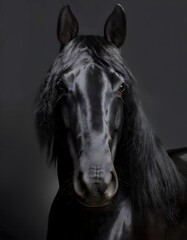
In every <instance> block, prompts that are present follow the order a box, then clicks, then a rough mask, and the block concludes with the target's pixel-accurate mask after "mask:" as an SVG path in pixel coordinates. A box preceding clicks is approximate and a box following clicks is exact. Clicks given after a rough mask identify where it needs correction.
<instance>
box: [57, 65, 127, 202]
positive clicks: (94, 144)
mask: <svg viewBox="0 0 187 240" xmlns="http://www.w3.org/2000/svg"><path fill="white" fill-rule="evenodd" d="M62 79H63V80H62ZM61 81H63V86H64V87H65V90H64V91H66V94H65V97H64V99H63V101H62V104H61V115H62V119H63V122H64V124H65V126H66V128H67V140H68V144H69V149H70V153H71V156H72V159H73V162H74V179H73V185H74V190H75V193H76V194H77V196H78V197H79V199H80V201H81V203H82V204H84V205H86V206H90V207H91V206H93V207H96V206H103V205H106V204H107V203H108V202H109V201H110V200H111V198H112V197H113V196H114V195H115V193H116V191H117V189H118V179H117V175H116V172H115V169H114V165H113V162H114V158H115V152H116V146H117V143H118V141H119V138H120V132H121V128H122V122H123V104H122V99H121V94H122V92H123V91H124V90H125V88H124V83H123V78H122V76H120V75H119V74H118V73H116V72H114V71H113V70H111V69H108V68H107V67H105V68H101V67H100V66H98V65H97V64H94V63H92V64H88V65H87V66H86V67H85V66H84V67H82V68H78V69H74V70H73V71H70V72H68V73H66V74H64V75H63V76H62V78H61Z"/></svg>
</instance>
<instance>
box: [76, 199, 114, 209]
mask: <svg viewBox="0 0 187 240" xmlns="http://www.w3.org/2000/svg"><path fill="white" fill-rule="evenodd" d="M78 202H79V203H80V204H81V205H82V206H83V207H86V208H101V207H105V206H107V205H108V204H109V203H110V202H111V201H110V200H105V201H104V200H103V201H100V202H97V201H88V200H82V199H78Z"/></svg>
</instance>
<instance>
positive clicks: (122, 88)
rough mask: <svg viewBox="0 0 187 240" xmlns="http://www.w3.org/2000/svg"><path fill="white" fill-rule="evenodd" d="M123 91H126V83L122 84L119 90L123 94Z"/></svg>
mask: <svg viewBox="0 0 187 240" xmlns="http://www.w3.org/2000/svg"><path fill="white" fill-rule="evenodd" d="M123 91H125V84H124V83H122V84H121V86H120V88H119V89H118V92H119V93H122V92H123Z"/></svg>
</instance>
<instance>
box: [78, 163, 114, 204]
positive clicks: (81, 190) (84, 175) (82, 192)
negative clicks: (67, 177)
mask: <svg viewBox="0 0 187 240" xmlns="http://www.w3.org/2000/svg"><path fill="white" fill-rule="evenodd" d="M73 185H74V190H75V193H76V195H77V197H78V199H79V202H80V203H81V204H82V205H84V206H86V207H102V206H105V205H107V204H108V203H109V202H110V200H111V199H112V198H113V196H114V195H115V194H116V192H117V190H118V179H117V174H116V171H115V169H114V167H113V163H112V162H106V163H105V164H103V163H102V164H98V163H97V164H95V163H91V164H82V165H80V168H79V169H78V170H77V171H76V172H75V174H74V180H73Z"/></svg>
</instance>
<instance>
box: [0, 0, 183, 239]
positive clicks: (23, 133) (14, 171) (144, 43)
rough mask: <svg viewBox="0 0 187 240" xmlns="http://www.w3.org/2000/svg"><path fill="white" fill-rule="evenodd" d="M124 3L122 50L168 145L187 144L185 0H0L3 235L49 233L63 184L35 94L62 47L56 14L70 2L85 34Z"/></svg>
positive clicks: (0, 220) (100, 26)
mask: <svg viewBox="0 0 187 240" xmlns="http://www.w3.org/2000/svg"><path fill="white" fill-rule="evenodd" d="M117 2H120V3H121V4H122V5H123V6H124V7H125V9H126V14H127V39H126V43H125V45H124V46H123V48H122V54H123V56H124V57H125V59H126V61H127V63H128V65H129V66H130V68H131V70H132V72H133V74H134V76H135V77H136V79H137V82H138V87H139V93H140V97H141V100H142V102H143V106H144V110H145V112H146V115H147V117H148V119H149V120H150V123H151V125H152V127H153V129H154V131H155V132H156V133H157V135H158V136H159V137H160V139H161V141H162V142H163V144H164V146H165V147H166V148H176V147H183V146H187V111H186V104H187V94H186V93H187V1H186V0H164V1H163V0H141V1H140V0H126V1H123V0H119V1H113V0H70V1H62V0H45V1H44V0H30V1H29V0H16V1H14V0H12V1H11V0H0V111H1V116H0V127H1V130H0V131H1V134H0V239H1V240H2V239H3V240H12V239H16V240H44V239H45V235H46V229H47V217H48V212H49V208H50V205H51V203H52V200H53V198H54V196H55V193H56V191H57V188H58V181H57V177H56V170H55V169H54V168H49V167H48V166H47V164H46V161H45V160H46V156H45V153H44V152H42V151H41V150H40V148H39V144H38V142H37V138H36V133H35V129H34V124H33V119H34V99H35V96H36V94H37V92H38V89H39V85H40V84H41V82H42V81H43V79H44V77H45V73H46V71H47V70H48V68H49V66H50V64H51V63H52V61H53V60H54V58H55V56H56V55H57V53H58V50H59V43H58V41H57V38H56V22H57V16H58V13H59V11H60V9H61V7H62V6H63V5H64V4H67V3H68V4H70V5H71V7H72V10H73V12H74V14H75V16H76V17H77V19H78V22H79V26H80V33H81V34H97V35H102V34H103V26H104V23H105V21H106V18H107V17H108V15H109V14H110V13H111V11H112V10H113V7H114V6H115V4H116V3H117Z"/></svg>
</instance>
